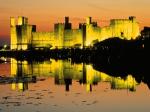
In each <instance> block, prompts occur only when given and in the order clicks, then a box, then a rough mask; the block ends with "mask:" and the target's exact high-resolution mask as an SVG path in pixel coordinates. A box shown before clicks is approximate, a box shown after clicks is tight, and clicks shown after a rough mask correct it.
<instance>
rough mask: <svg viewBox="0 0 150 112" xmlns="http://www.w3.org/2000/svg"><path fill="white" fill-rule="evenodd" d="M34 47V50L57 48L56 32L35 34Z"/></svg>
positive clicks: (33, 36)
mask: <svg viewBox="0 0 150 112" xmlns="http://www.w3.org/2000/svg"><path fill="white" fill-rule="evenodd" d="M31 43H32V47H34V48H40V47H44V48H51V47H54V46H55V44H56V43H55V38H54V32H33V33H32V42H31Z"/></svg>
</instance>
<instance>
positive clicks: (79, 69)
mask: <svg viewBox="0 0 150 112" xmlns="http://www.w3.org/2000/svg"><path fill="white" fill-rule="evenodd" d="M11 77H12V78H13V81H12V84H11V85H12V86H11V87H12V90H20V91H25V90H27V89H28V83H36V81H38V78H39V77H46V78H47V77H54V79H55V80H54V83H55V84H56V85H65V89H66V91H69V86H70V85H72V81H73V80H75V81H77V82H79V84H81V85H85V87H86V88H85V90H86V91H87V92H90V91H92V86H93V85H97V84H98V83H99V82H109V83H110V85H111V89H128V90H130V91H135V90H136V85H138V83H137V82H136V80H135V78H134V77H132V75H128V76H127V77H125V78H121V77H113V76H109V75H107V74H105V73H103V72H99V71H96V70H94V69H93V67H92V65H88V64H85V63H80V64H76V63H72V62H71V60H57V61H56V60H51V59H50V60H47V61H42V62H37V61H33V62H28V61H17V60H16V59H11Z"/></svg>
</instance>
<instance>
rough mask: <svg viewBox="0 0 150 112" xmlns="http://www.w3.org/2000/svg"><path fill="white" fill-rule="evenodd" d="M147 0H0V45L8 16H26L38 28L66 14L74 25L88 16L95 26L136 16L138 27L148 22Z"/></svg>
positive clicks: (50, 27)
mask: <svg viewBox="0 0 150 112" xmlns="http://www.w3.org/2000/svg"><path fill="white" fill-rule="evenodd" d="M149 5H150V0H0V45H2V44H4V43H9V40H10V36H9V26H10V25H9V23H10V22H9V20H10V16H14V17H17V16H26V17H28V18H29V23H30V24H35V25H37V30H38V31H50V30H53V26H54V25H53V24H54V23H56V22H63V18H64V16H69V17H70V18H71V20H70V21H71V22H72V23H73V26H74V27H77V25H78V23H79V22H84V21H85V17H87V16H92V17H93V19H94V20H95V21H97V22H98V23H99V26H104V25H108V24H109V20H110V19H112V18H128V16H136V18H137V20H138V22H139V23H140V28H141V29H142V28H143V26H150V12H149V11H150V7H149Z"/></svg>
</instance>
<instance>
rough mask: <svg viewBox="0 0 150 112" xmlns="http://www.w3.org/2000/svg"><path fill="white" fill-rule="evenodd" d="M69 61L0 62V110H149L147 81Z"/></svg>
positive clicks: (65, 111)
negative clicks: (116, 74)
mask: <svg viewBox="0 0 150 112" xmlns="http://www.w3.org/2000/svg"><path fill="white" fill-rule="evenodd" d="M137 79H138V78H135V77H134V76H133V75H132V74H128V75H127V76H122V75H121V74H120V76H111V75H109V74H106V73H104V72H100V71H96V70H95V69H93V65H92V64H85V63H78V64H77V63H72V62H71V60H57V61H56V60H53V59H50V60H45V61H41V62H37V61H33V62H28V61H17V60H15V59H11V60H10V62H8V63H1V64H0V112H27V111H28V112H53V111H54V112H99V111H102V112H149V110H150V107H149V103H150V90H149V87H148V83H145V82H142V81H141V82H139V81H138V80H137Z"/></svg>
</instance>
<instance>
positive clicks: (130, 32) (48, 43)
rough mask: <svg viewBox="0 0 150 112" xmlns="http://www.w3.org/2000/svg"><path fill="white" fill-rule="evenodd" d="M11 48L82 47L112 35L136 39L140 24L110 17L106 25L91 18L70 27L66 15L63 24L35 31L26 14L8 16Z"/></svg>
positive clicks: (134, 20)
mask: <svg viewBox="0 0 150 112" xmlns="http://www.w3.org/2000/svg"><path fill="white" fill-rule="evenodd" d="M10 29H11V34H10V35H11V49H17V50H27V49H30V48H34V49H40V48H56V47H58V48H62V47H67V48H68V47H80V48H82V47H85V46H90V45H92V43H93V42H95V41H97V40H98V41H103V40H105V39H107V38H111V37H120V38H122V39H127V40H130V39H135V38H136V37H137V36H138V35H139V34H140V32H139V24H138V22H137V21H136V18H135V17H133V16H131V17H129V19H112V20H110V25H109V26H107V27H102V28H101V27H99V26H98V25H97V22H93V21H92V17H87V18H86V23H80V24H79V29H72V24H71V23H70V22H69V17H65V22H64V23H56V24H54V31H52V32H36V26H35V25H29V24H28V19H27V18H26V17H20V16H19V17H18V24H17V25H16V24H15V18H14V17H11V19H10Z"/></svg>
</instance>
